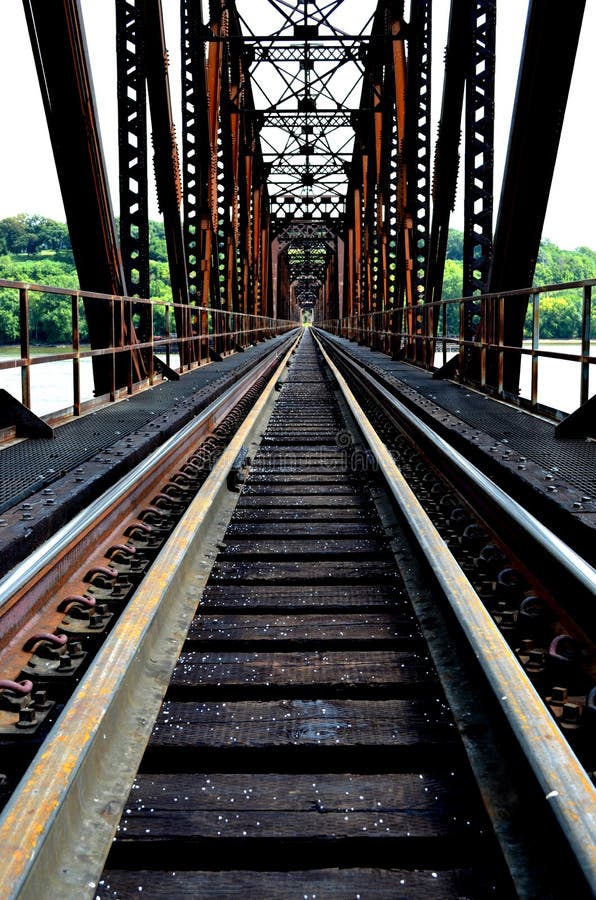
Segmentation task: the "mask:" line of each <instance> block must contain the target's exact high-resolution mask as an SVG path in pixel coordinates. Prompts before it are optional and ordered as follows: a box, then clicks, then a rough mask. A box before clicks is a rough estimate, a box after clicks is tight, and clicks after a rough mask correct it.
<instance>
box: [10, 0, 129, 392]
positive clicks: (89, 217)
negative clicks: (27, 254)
mask: <svg viewBox="0 0 596 900" xmlns="http://www.w3.org/2000/svg"><path fill="white" fill-rule="evenodd" d="M23 7H24V10H25V16H26V20H27V27H28V30H29V37H30V40H31V47H32V49H33V56H34V59H35V65H36V68H37V74H38V78H39V85H40V90H41V96H42V100H43V104H44V109H45V114H46V120H47V124H48V131H49V136H50V141H51V145H52V150H53V154H54V160H55V164H56V172H57V175H58V181H59V184H60V190H61V194H62V200H63V203H64V211H65V214H66V221H67V225H68V230H69V234H70V241H71V246H72V251H73V255H74V260H75V265H76V268H77V273H78V277H79V285H80V287H81V289H82V290H85V291H90V292H95V293H101V294H108V295H113V296H117V295H122V294H125V293H126V279H125V274H124V270H123V266H122V258H121V254H120V247H119V243H118V239H117V236H116V227H115V223H114V216H113V212H112V206H111V201H110V193H109V187H108V180H107V175H106V169H105V162H104V154H103V148H102V144H101V138H100V134H99V129H98V125H97V113H96V107H95V96H94V92H93V84H92V80H91V72H90V66H89V59H88V54H87V45H86V40H85V33H84V28H83V20H82V16H81V10H80V5H79V2H78V0H63V2H60V3H48V2H47V0H23ZM85 314H86V318H87V325H88V329H89V338H90V342H91V347H92V348H93V349H101V348H105V347H110V346H114V345H116V346H117V345H118V343H120V342H122V343H127V342H130V341H131V340H132V338H133V337H134V329H133V327H132V323H131V321H130V319H129V315H128V313H124V314H123V313H122V312H121V310H120V305H119V304H114V312H113V317H112V312H111V310H110V309H109V307H108V305H107V303H105V302H104V303H103V304H102V303H100V302H91V301H85ZM142 367H143V363H142V359H141V358H140V356H138V355H136V354H135V355H133V357H132V359H131V355H130V354H129V353H128V352H124V353H118V354H116V356H115V362H114V369H115V371H113V370H112V360H111V359H110V358H109V357H108V356H105V357H103V356H98V357H94V359H93V377H94V382H95V393H96V395H98V396H101V395H103V394H108V393H110V392H111V391H112V390H113V388H114V387H116V388H118V387H125V386H127V385H129V384H130V379H131V374H133V375H136V377H137V378H140V377H141V376H142V374H143V368H142Z"/></svg>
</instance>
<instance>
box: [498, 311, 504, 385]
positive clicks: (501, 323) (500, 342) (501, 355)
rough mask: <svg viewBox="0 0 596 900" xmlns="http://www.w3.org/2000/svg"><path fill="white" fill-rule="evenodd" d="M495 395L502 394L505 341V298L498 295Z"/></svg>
mask: <svg viewBox="0 0 596 900" xmlns="http://www.w3.org/2000/svg"><path fill="white" fill-rule="evenodd" d="M497 311H498V316H497V330H498V337H497V395H498V396H499V397H502V396H503V370H504V359H505V351H504V350H503V345H504V343H505V298H504V297H499V298H498V299H497Z"/></svg>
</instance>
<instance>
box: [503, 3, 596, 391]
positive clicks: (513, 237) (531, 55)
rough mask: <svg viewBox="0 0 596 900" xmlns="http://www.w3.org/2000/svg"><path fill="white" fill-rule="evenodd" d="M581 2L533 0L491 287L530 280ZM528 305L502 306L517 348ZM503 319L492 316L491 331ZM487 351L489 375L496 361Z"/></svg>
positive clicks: (514, 361)
mask: <svg viewBox="0 0 596 900" xmlns="http://www.w3.org/2000/svg"><path fill="white" fill-rule="evenodd" d="M584 8H585V0H573V2H571V3H567V4H566V5H565V6H564V7H561V4H560V3H559V2H556V0H531V2H530V7H529V11H528V20H527V24H526V35H525V40H524V47H523V51H522V61H521V67H520V74H519V79H518V83H517V93H516V98H515V108H514V116H513V122H512V126H511V132H510V137H509V148H508V152H507V161H506V164H505V173H504V176H503V187H502V191H501V201H500V204H499V215H498V220H497V227H496V230H495V237H494V249H493V260H492V265H491V270H490V277H489V290H490V292H491V293H498V292H500V291H507V290H511V289H516V288H518V289H519V288H523V287H528V288H530V287H531V286H532V281H533V278H534V269H535V266H536V258H537V255H538V251H539V249H540V240H541V237H542V227H543V225H544V217H545V214H546V208H547V204H548V198H549V194H550V187H551V182H552V178H553V173H554V168H555V163H556V160H557V152H558V148H559V139H560V136H561V129H562V127H563V119H564V116H565V107H566V105H567V97H568V94H569V88H570V84H571V77H572V75H573V66H574V62H575V54H576V50H577V45H578V41H579V36H580V31H581V25H582V20H583V14H584ZM526 309H527V303H523V302H521V303H520V301H519V300H516V302H515V303H514V304H511V303H508V304H506V305H505V322H504V323H503V332H504V342H505V345H506V346H513V347H521V344H522V340H523V328H524V321H525V318H526ZM499 328H500V324H499V323H498V322H494V321H493V322H492V337H493V338H494V336H495V335H496V334H497V333H498V331H499ZM505 357H506V358H505V368H504V376H503V388H504V390H505V392H508V393H511V394H517V392H518V389H519V371H520V363H521V359H520V354H513V353H506V354H505ZM497 362H498V361H497V360H496V359H495V354H491V356H490V357H489V365H488V372H487V379H488V381H489V383H490V384H492V385H495V381H496V380H497V379H498V365H497Z"/></svg>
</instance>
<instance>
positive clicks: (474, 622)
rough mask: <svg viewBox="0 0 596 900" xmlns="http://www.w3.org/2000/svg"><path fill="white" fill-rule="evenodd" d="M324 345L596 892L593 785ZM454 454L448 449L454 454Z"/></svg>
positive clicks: (595, 796) (595, 799) (365, 434)
mask: <svg viewBox="0 0 596 900" xmlns="http://www.w3.org/2000/svg"><path fill="white" fill-rule="evenodd" d="M318 343H319V346H320V347H321V352H322V353H323V355H324V357H325V359H326V361H327V364H328V365H329V368H330V369H331V371H332V372H333V375H334V376H335V378H336V379H337V382H338V384H339V386H340V388H341V391H342V393H343V395H344V398H345V400H346V402H347V404H348V406H349V408H350V410H351V412H352V415H353V416H354V419H355V420H356V423H357V425H358V427H359V429H360V430H361V432H362V435H363V437H364V439H365V441H366V443H367V444H368V446H369V447H370V449H371V451H372V453H373V454H374V456H375V458H376V460H377V462H378V464H379V468H380V471H381V472H382V474H383V476H384V478H385V481H386V482H387V485H388V487H389V489H390V491H391V494H392V496H393V497H394V498H395V501H396V503H397V504H398V507H399V509H400V510H401V512H402V514H403V515H404V517H405V518H406V520H407V522H408V523H409V525H410V527H411V530H412V533H413V534H414V536H415V539H416V541H417V542H418V544H419V546H420V548H421V550H422V552H423V553H424V555H425V557H426V559H428V561H429V563H430V565H431V567H432V569H433V572H434V574H435V576H436V578H437V581H438V583H439V584H440V586H441V588H442V590H443V592H444V594H445V597H446V598H447V600H448V602H449V604H450V606H451V608H452V609H453V611H454V613H455V615H456V617H457V620H458V622H459V624H460V626H461V629H462V631H463V633H464V634H465V636H466V638H467V640H468V642H469V643H470V646H471V647H472V649H473V652H474V654H475V656H476V659H477V660H478V663H479V664H480V666H481V668H482V670H483V672H484V674H485V676H486V679H487V681H488V683H489V685H490V687H491V689H492V691H493V693H494V695H495V697H496V699H497V702H498V703H499V705H500V707H501V708H502V710H503V712H504V713H505V715H506V718H507V721H508V722H509V724H510V727H511V729H512V731H513V733H514V734H515V736H516V739H517V741H518V743H519V745H520V747H521V749H522V751H523V753H524V756H525V758H526V759H527V760H528V762H529V764H530V766H531V768H532V770H533V772H534V774H535V776H536V778H537V780H538V783H539V784H540V787H541V789H542V790H543V792H544V797H545V799H546V801H548V805H549V806H550V807H551V808H552V809H553V811H554V814H555V816H556V818H557V821H558V822H559V825H560V827H561V830H562V832H563V833H564V835H565V836H566V838H567V840H568V842H569V845H570V846H571V848H572V851H573V853H574V856H575V858H576V859H577V860H578V863H579V865H580V867H581V870H582V872H583V873H584V875H585V877H586V879H587V882H588V884H589V885H590V887H591V888H592V889H593V890H594V891H596V790H595V788H594V786H593V785H592V783H591V781H590V779H589V778H588V776H587V774H586V772H585V770H584V768H583V767H582V765H581V763H580V762H579V760H578V759H577V757H576V755H575V754H574V753H573V751H572V750H571V748H570V747H569V745H568V743H567V741H566V740H565V738H564V737H563V735H562V734H561V731H560V729H559V727H558V725H557V724H556V722H555V721H554V719H553V717H552V715H551V714H550V713H549V711H548V710H547V708H546V707H545V705H544V703H543V702H542V700H541V698H540V696H539V694H538V693H537V691H536V690H535V689H534V687H533V685H532V684H531V682H530V681H529V679H528V677H527V676H526V674H525V672H524V670H523V668H522V667H521V665H520V664H519V663H518V661H517V660H516V658H515V657H514V655H513V654H512V652H511V650H510V648H509V646H508V644H507V642H506V640H505V638H504V637H503V636H502V634H501V633H500V631H499V629H498V628H497V626H496V625H495V623H494V621H493V619H492V617H491V615H490V613H489V612H488V611H487V610H486V608H485V606H484V604H483V602H482V600H481V599H480V597H479V596H478V594H477V593H476V591H475V590H474V589H473V587H472V585H471V584H470V583H469V581H468V579H467V578H466V576H465V574H464V572H463V571H462V569H461V568H460V566H459V564H458V563H457V561H456V560H455V559H454V557H453V556H452V554H451V553H450V551H449V549H448V547H447V545H446V544H445V542H444V541H443V539H442V537H441V536H440V534H439V532H438V531H437V529H436V528H435V526H434V525H433V523H432V522H431V520H430V519H429V517H428V516H427V514H426V512H425V511H424V509H423V508H422V506H421V504H420V503H419V501H418V500H417V498H416V496H415V495H414V493H413V491H412V489H411V488H410V486H409V485H408V483H407V482H406V480H405V478H404V476H403V475H402V473H401V472H400V470H399V469H398V467H397V465H396V463H395V461H394V460H393V458H392V456H391V454H390V452H389V450H388V448H387V446H386V445H385V444H384V443H383V442H382V441H381V439H380V438H379V437H378V436H377V434H376V432H375V430H374V428H373V426H372V425H371V423H370V421H369V420H368V418H367V416H366V415H365V413H364V411H363V409H362V407H361V406H360V405H359V403H358V402H357V400H356V398H355V397H354V394H353V393H352V391H351V390H350V388H349V387H348V384H347V382H346V380H345V378H344V377H343V376H342V374H341V372H340V371H339V369H338V368H337V366H336V365H335V363H334V362H333V361H332V359H331V358H330V356H329V354H328V353H327V352H326V351H325V349H324V348H323V347H322V345H321V342H320V340H318ZM358 368H360V367H358ZM388 399H391V400H395V398H392V397H391V395H388ZM395 402H397V401H395ZM400 406H401V404H400ZM404 411H405V410H404ZM408 418H409V417H408ZM449 449H450V452H455V451H453V450H452V449H451V448H449Z"/></svg>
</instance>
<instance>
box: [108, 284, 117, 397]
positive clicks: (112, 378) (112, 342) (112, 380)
mask: <svg viewBox="0 0 596 900" xmlns="http://www.w3.org/2000/svg"><path fill="white" fill-rule="evenodd" d="M114 299H115V298H114V297H110V299H109V300H108V303H109V305H110V346H111V348H112V353H111V354H110V355H111V359H112V365H111V368H110V400H111V401H112V402H114V401H115V400H116V322H115V318H114V317H115V303H114Z"/></svg>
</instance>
